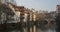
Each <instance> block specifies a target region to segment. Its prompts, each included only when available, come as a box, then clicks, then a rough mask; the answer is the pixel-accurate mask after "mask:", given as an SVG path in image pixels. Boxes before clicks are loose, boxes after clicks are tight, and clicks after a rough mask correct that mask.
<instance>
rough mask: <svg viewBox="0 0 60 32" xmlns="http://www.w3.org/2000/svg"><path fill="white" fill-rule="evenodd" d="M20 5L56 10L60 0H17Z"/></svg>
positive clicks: (36, 8)
mask: <svg viewBox="0 0 60 32" xmlns="http://www.w3.org/2000/svg"><path fill="white" fill-rule="evenodd" d="M15 1H16V3H17V5H18V6H24V7H26V8H29V9H31V8H34V9H35V10H45V11H55V10H56V5H60V0H15Z"/></svg>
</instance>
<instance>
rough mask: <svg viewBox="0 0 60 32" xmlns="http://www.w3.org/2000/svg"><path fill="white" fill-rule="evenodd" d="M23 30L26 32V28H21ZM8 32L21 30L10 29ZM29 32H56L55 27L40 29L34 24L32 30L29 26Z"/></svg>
mask: <svg viewBox="0 0 60 32" xmlns="http://www.w3.org/2000/svg"><path fill="white" fill-rule="evenodd" d="M23 30H24V32H28V30H27V28H24V29H23ZM9 32H21V31H20V30H12V31H9ZM30 32H56V30H55V28H54V27H53V28H52V29H51V28H49V29H44V30H42V29H40V28H36V26H34V27H33V30H32V27H31V28H30Z"/></svg>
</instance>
